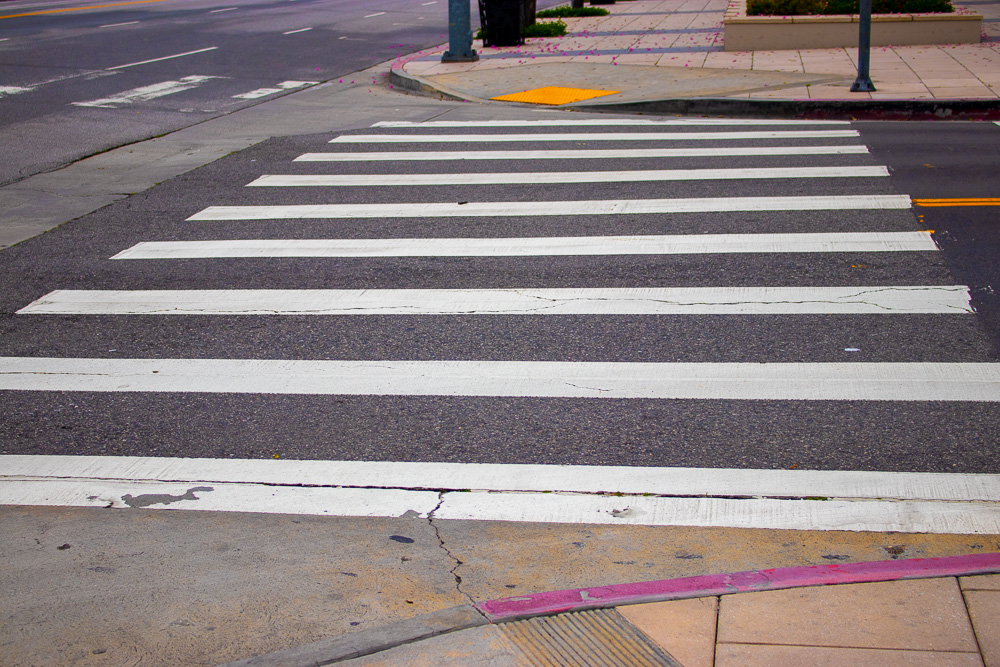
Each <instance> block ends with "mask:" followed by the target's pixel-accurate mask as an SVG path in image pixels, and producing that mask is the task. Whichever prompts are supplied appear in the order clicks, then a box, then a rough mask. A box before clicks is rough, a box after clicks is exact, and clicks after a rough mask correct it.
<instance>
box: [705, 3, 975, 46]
mask: <svg viewBox="0 0 1000 667" xmlns="http://www.w3.org/2000/svg"><path fill="white" fill-rule="evenodd" d="M959 11H960V12H961V11H962V10H959ZM858 20H859V19H858V16H857V15H838V16H747V15H746V0H733V2H731V3H730V5H729V8H728V9H727V10H726V16H725V18H724V19H723V29H724V31H725V32H724V34H725V45H726V51H771V50H775V51H777V50H784V49H832V48H839V47H849V46H857V45H858ZM982 20H983V17H982V16H980V15H979V14H975V13H972V12H962V13H959V12H955V13H953V14H873V15H872V46H901V45H917V44H978V43H979V41H980V33H981V24H982Z"/></svg>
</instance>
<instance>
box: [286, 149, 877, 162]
mask: <svg viewBox="0 0 1000 667" xmlns="http://www.w3.org/2000/svg"><path fill="white" fill-rule="evenodd" d="M867 153H868V147H867V146H860V145H842V146H836V145H831V146H727V147H725V148H708V147H705V148H633V149H630V150H623V149H606V150H586V149H575V150H526V151H378V152H375V153H360V152H359V153H332V152H331V153H303V154H302V155H300V156H298V157H297V158H295V162H409V161H445V160H447V161H452V160H617V159H622V160H643V159H651V158H684V157H753V156H767V155H865V154H867Z"/></svg>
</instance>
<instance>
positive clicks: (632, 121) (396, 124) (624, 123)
mask: <svg viewBox="0 0 1000 667" xmlns="http://www.w3.org/2000/svg"><path fill="white" fill-rule="evenodd" d="M850 124H851V122H850V121H848V120H809V121H802V120H783V119H770V118H672V119H669V120H653V119H649V118H591V119H577V120H568V119H566V118H558V119H552V120H537V119H533V120H426V121H410V120H383V121H379V122H377V123H373V124H372V127H389V128H403V127H421V128H430V127H635V126H639V127H657V126H684V125H720V126H725V127H736V126H740V125H784V126H791V127H802V126H803V125H850Z"/></svg>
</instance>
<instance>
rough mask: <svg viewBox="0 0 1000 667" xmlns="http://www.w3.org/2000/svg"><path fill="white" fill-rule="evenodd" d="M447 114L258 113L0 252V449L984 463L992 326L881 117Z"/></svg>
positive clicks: (888, 467)
mask: <svg viewBox="0 0 1000 667" xmlns="http://www.w3.org/2000/svg"><path fill="white" fill-rule="evenodd" d="M508 117H509V116H508ZM441 118H442V119H443V120H446V121H447V120H456V121H474V122H473V123H472V124H465V125H463V124H461V123H459V124H457V125H448V124H445V125H440V124H434V123H427V124H422V125H416V126H409V125H404V126H379V127H371V128H365V129H362V130H351V131H347V132H332V133H329V134H322V135H314V136H305V137H292V138H281V139H273V140H270V141H267V142H264V143H262V144H260V145H257V146H255V147H253V148H251V149H248V150H245V151H242V152H240V153H238V154H236V155H233V156H230V157H228V158H225V159H223V160H220V161H218V162H215V163H213V164H211V165H208V166H206V167H204V168H201V169H199V170H197V171H196V172H192V173H190V174H187V175H184V176H181V177H178V178H176V179H173V180H172V181H169V182H166V183H164V184H162V185H160V186H157V187H155V188H153V189H151V190H149V191H147V192H145V193H142V194H140V195H137V196H133V197H131V198H129V199H127V200H124V201H122V202H120V203H117V204H114V205H112V206H109V207H107V208H105V209H102V210H100V211H98V212H95V213H94V214H92V215H89V216H86V217H85V218H82V219H79V220H77V221H74V222H72V223H69V224H66V225H63V226H62V227H60V228H58V229H57V230H55V231H53V232H50V233H48V234H45V235H43V236H41V237H36V238H34V239H30V240H28V241H25V242H23V243H21V244H18V245H17V246H15V247H13V248H10V249H7V250H5V251H4V252H3V253H0V275H2V276H3V280H4V283H5V284H4V285H3V290H2V294H3V297H2V311H3V313H5V314H4V316H3V320H2V322H3V324H2V327H3V329H2V334H0V355H2V356H3V357H4V358H5V359H4V361H3V363H4V372H3V373H2V374H0V378H2V381H3V382H4V383H5V384H4V387H6V388H7V389H8V390H7V391H5V392H4V394H3V396H4V410H3V412H4V419H3V423H2V426H0V443H2V444H0V453H4V454H13V453H24V454H28V453H30V454H106V455H140V456H141V455H152V456H194V457H232V458H271V457H273V456H276V455H277V456H280V457H282V458H301V459H334V460H390V461H391V460H396V461H460V462H492V463H548V464H558V463H572V464H610V465H643V466H650V465H651V466H694V467H737V468H801V469H805V468H816V469H855V470H881V471H892V470H896V471H942V472H997V471H998V469H1000V465H998V463H997V462H998V461H1000V457H998V451H997V448H998V442H997V438H996V433H998V432H1000V407H998V398H1000V397H998V396H997V393H996V378H995V375H996V370H995V369H996V367H997V366H996V364H995V360H996V351H995V344H994V341H991V339H990V335H989V333H988V328H987V327H986V326H984V323H983V318H982V317H981V316H979V315H977V314H975V313H974V312H972V310H971V309H970V308H969V307H968V301H969V294H968V293H967V292H966V289H965V283H963V282H962V280H961V279H958V278H956V274H954V273H953V272H952V271H951V270H950V268H949V264H948V257H949V253H950V252H951V253H952V255H954V256H960V254H961V253H960V254H959V255H955V254H954V252H953V251H951V250H946V251H945V252H941V251H939V250H938V249H937V247H936V246H935V245H934V243H933V242H932V240H931V236H930V234H928V233H920V232H921V231H922V230H926V229H928V225H927V224H926V223H924V222H922V221H921V219H920V218H919V217H918V216H919V215H921V214H923V210H922V209H915V208H912V207H911V205H910V201H909V198H908V196H907V195H909V194H910V193H909V192H908V191H907V189H906V187H905V186H908V185H911V184H913V181H905V180H903V179H901V177H900V176H898V175H889V174H890V172H889V171H888V170H886V169H885V168H884V167H885V166H886V165H887V163H888V164H892V165H894V166H895V164H896V163H899V164H900V165H903V166H905V164H910V163H912V162H913V159H914V155H915V153H914V154H907V155H903V156H901V157H899V159H898V160H895V158H893V157H892V155H891V154H890V153H885V154H883V151H888V150H889V148H886V146H887V144H886V143H885V137H886V136H889V134H888V133H881V134H880V135H879V139H878V140H872V141H871V142H870V144H871V146H872V152H871V153H869V148H868V146H869V135H870V132H869V129H870V128H869V126H867V125H858V126H854V125H851V124H820V123H801V124H788V125H773V126H769V125H754V124H747V123H745V122H739V121H734V122H725V121H720V122H719V123H718V124H709V125H705V124H697V123H695V124H685V123H684V122H683V121H680V123H681V124H677V125H669V124H668V125H657V124H655V119H654V123H653V124H649V123H650V119H648V118H647V119H645V120H643V119H635V120H638V121H640V124H638V125H629V124H622V125H615V124H613V123H611V122H610V121H608V120H607V119H604V118H602V119H601V120H600V121H599V123H600V124H599V125H598V126H586V125H584V126H581V125H579V124H574V122H577V123H578V122H579V121H580V120H586V119H587V117H581V115H579V114H566V115H563V114H557V113H549V114H544V115H543V114H533V113H530V112H526V113H525V114H524V118H527V119H533V120H538V119H543V118H544V119H545V121H546V122H544V123H542V124H537V122H529V123H527V124H524V125H521V126H516V125H515V126H510V125H497V124H495V123H493V122H492V118H491V109H490V108H488V107H487V108H467V109H458V110H453V111H451V112H450V113H447V114H444V115H443V116H442V117H441ZM626 120H629V119H626ZM661 122H662V119H661ZM675 122H677V121H676V120H675ZM641 123H647V124H641ZM857 127H861V128H862V131H861V132H860V133H858V132H857V131H856V130H857ZM872 127H875V126H872ZM877 127H879V128H881V127H883V126H877ZM884 127H888V126H884ZM893 127H898V128H900V129H899V130H898V132H899V133H900V134H903V133H905V132H906V131H907V130H910V131H911V132H916V133H917V134H916V135H915V136H919V137H923V139H922V140H923V141H924V142H926V143H927V145H928V149H929V150H930V149H934V150H937V149H935V146H934V141H935V140H936V137H939V136H942V137H945V140H948V141H950V140H952V137H951V135H938V134H936V133H937V132H942V131H943V130H939V129H938V128H940V127H943V126H940V125H933V126H932V125H919V124H912V125H906V126H893ZM948 128H951V129H949V130H948V131H949V132H950V131H956V132H960V131H963V128H964V131H966V132H970V133H971V134H969V135H968V136H969V137H973V139H970V141H974V142H980V143H984V142H985V143H988V142H993V143H994V144H995V143H996V137H997V136H998V135H1000V128H998V127H996V126H994V125H974V126H968V125H957V124H956V125H951V126H948ZM734 133H735V134H734ZM748 133H749V134H748ZM760 133H765V134H760ZM533 134H543V135H544V134H548V136H541V137H538V136H535V137H526V138H525V137H523V136H521V135H533ZM468 135H477V136H468ZM331 140H332V142H333V143H331ZM897 143H898V142H897ZM526 150H527V151H560V152H558V153H546V152H543V153H533V154H530V155H526V154H523V153H510V152H509V151H526ZM677 150H680V151H681V152H679V153H678V152H671V151H677ZM443 151H448V152H460V153H463V155H461V156H458V155H444V154H442V152H443ZM586 151H617V153H614V154H608V153H588V152H586ZM359 154H360V155H359ZM885 155H888V156H889V158H890V159H889V160H886V159H884V157H885ZM441 158H446V159H441ZM459 158H461V159H459ZM904 158H905V159H904ZM920 159H923V158H920ZM893 160H895V162H894V161H893ZM904 163H905V164H904ZM776 169H777V170H779V171H773V170H776ZM692 170H693V171H692ZM698 170H723V171H712V172H706V171H698ZM731 170H744V171H738V172H734V171H731ZM761 170H770V171H761ZM817 170H818V171H817ZM831 170H832V171H831ZM903 170H904V169H903V167H899V168H898V169H896V171H894V172H891V173H894V174H895V173H898V172H899V171H903ZM581 172H583V173H581ZM993 173H995V172H993ZM440 174H449V176H440ZM525 174H527V175H525ZM553 174H562V175H560V176H553ZM262 176H269V177H274V176H282V177H284V178H281V179H277V180H274V179H273V178H269V179H265V180H263V181H261V180H258V179H260V178H261V177H262ZM352 176H353V177H359V178H360V180H359V179H358V178H355V179H351V178H349V177H352ZM380 176H381V178H379V177H380ZM302 177H306V180H304V181H303V180H302ZM987 180H989V179H986V180H984V181H983V182H982V183H981V185H982V186H983V187H984V188H985V187H986V186H988V185H989V182H987ZM546 181H551V182H546ZM993 181H995V177H994V178H993ZM991 182H992V181H991ZM251 183H254V185H253V186H250V185H249V184H251ZM994 190H995V188H994ZM976 210H978V211H979V212H980V213H979V214H978V215H982V214H983V212H984V211H987V210H989V209H986V208H982V209H976ZM970 211H971V209H970ZM970 215H973V214H972V213H970ZM935 224H937V223H935ZM970 224H971V223H970ZM976 224H978V223H976ZM939 229H943V228H939ZM980 229H985V228H984V227H982V226H980ZM817 233H818V234H824V235H827V236H823V237H817V236H814V235H815V234H817ZM764 234H774V235H782V236H774V237H763V236H761V235H764ZM872 234H883V235H885V236H876V237H872V236H871V235H872ZM743 235H749V236H743ZM829 235H832V236H829ZM955 236H956V237H958V238H959V240H961V237H960V235H957V234H956V235H955ZM567 237H571V238H568V239H567ZM609 237H615V238H609ZM617 237H627V238H626V239H624V240H622V239H620V238H617ZM636 237H639V238H636ZM992 238H994V239H995V236H994V237H992ZM400 239H407V241H405V242H401V241H400ZM449 239H451V240H449ZM483 239H487V240H488V239H495V240H497V241H496V242H495V243H494V242H490V241H485V242H484V241H483ZM477 240H478V241H477ZM204 241H212V242H213V243H210V244H202V243H201V242H204ZM237 241H238V242H241V243H233V242H237ZM246 241H253V242H263V243H256V244H246V243H242V242H246ZM343 241H348V242H349V243H347V244H344V243H341V242H343ZM387 241H388V242H389V243H386V242H387ZM678 241H681V242H683V243H685V244H687V245H686V246H684V248H678V247H676V246H675V245H670V244H671V243H674V244H676V242H678ZM148 242H154V245H141V244H146V243H148ZM163 242H185V243H182V244H181V245H159V244H161V243H163ZM188 242H190V243H188ZM872 242H874V243H875V245H865V244H867V243H872ZM192 243H193V244H194V245H191V244H192ZM477 244H478V245H477ZM581 244H582V245H583V246H587V247H589V248H590V249H589V250H586V251H585V250H581V249H580V247H581ZM664 244H666V245H664ZM803 244H804V245H803ZM810 244H812V245H810ZM817 244H818V245H817ZM639 246H642V247H645V248H646V250H644V251H643V253H642V254H634V253H635V252H636V251H635V248H636V247H639ZM625 248H628V250H626V249H625ZM123 252H124V253H125V254H122V255H119V253H123ZM963 252H964V251H963ZM116 256H117V258H115V259H112V258H113V257H116ZM966 277H968V278H970V279H969V281H968V282H969V283H970V284H976V285H978V283H977V282H976V281H977V280H980V279H985V278H982V277H981V276H980V277H977V276H966ZM966 277H962V279H965V278H966ZM691 288H696V289H697V290H700V291H689V290H690V289H691ZM709 288H711V289H709ZM765 288H780V289H778V291H774V290H771V291H768V289H765ZM976 289H978V287H977V288H976ZM55 290H63V291H62V292H56V293H53V292H54V291H55ZM99 290H111V291H113V293H109V292H98V291H99ZM154 290H155V292H151V291H154ZM181 290H192V291H184V292H181ZM206 290H211V291H210V292H208V291H206ZM248 290H257V291H248ZM275 290H286V291H283V292H276V291H275ZM307 290H308V291H307ZM398 290H408V291H402V292H401V291H398ZM470 290H480V291H470ZM481 290H486V291H485V292H484V291H481ZM581 290H582V291H581ZM587 290H602V291H600V292H593V291H587ZM706 290H708V291H706ZM974 303H976V302H975V301H974ZM18 311H20V312H19V314H14V313H15V312H18ZM954 364H962V365H961V366H958V365H954ZM834 376H837V377H834ZM838 378H839V379H838Z"/></svg>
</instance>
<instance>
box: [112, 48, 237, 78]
mask: <svg viewBox="0 0 1000 667" xmlns="http://www.w3.org/2000/svg"><path fill="white" fill-rule="evenodd" d="M218 48H219V47H217V46H209V47H208V48H205V49H198V50H197V51H187V52H185V53H175V54H174V55H172V56H163V57H162V58H153V59H152V60H143V61H141V62H137V63H128V64H127V65H115V66H114V67H108V68H107V70H106V71H109V72H110V71H111V70H116V69H125V68H126V67H138V66H139V65H148V64H149V63H158V62H160V61H161V60H172V59H174V58H183V57H184V56H193V55H195V54H198V53H206V52H208V51H215V50H216V49H218Z"/></svg>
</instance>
